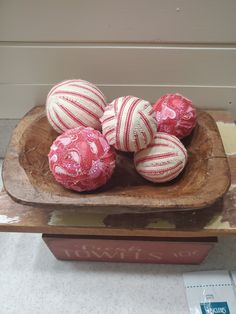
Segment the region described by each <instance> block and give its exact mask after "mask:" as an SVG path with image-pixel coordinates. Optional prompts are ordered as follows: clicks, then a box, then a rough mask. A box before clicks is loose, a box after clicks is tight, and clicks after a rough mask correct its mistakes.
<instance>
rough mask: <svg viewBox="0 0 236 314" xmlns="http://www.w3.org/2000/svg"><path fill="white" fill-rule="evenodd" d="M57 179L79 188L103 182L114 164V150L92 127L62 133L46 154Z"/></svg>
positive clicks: (107, 177)
mask: <svg viewBox="0 0 236 314" xmlns="http://www.w3.org/2000/svg"><path fill="white" fill-rule="evenodd" d="M48 159H49V167H50V170H51V171H52V173H53V175H54V177H55V179H56V181H58V182H59V183H61V184H62V185H63V186H64V187H66V188H68V189H72V190H75V191H78V192H82V191H90V190H95V189H97V188H99V187H101V186H102V185H104V184H105V183H106V182H107V181H108V180H109V179H110V177H111V175H112V173H113V170H114V168H115V153H114V150H113V149H112V148H111V147H110V145H109V144H108V143H107V141H106V139H105V138H104V136H103V135H102V134H101V133H100V132H99V131H97V130H94V129H92V128H89V127H87V128H84V127H78V128H75V129H71V130H68V131H66V132H65V133H63V134H61V135H60V136H58V137H57V138H56V140H55V141H54V142H53V144H52V146H51V148H50V152H49V154H48Z"/></svg>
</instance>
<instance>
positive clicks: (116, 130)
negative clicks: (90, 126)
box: [101, 96, 157, 152]
mask: <svg viewBox="0 0 236 314" xmlns="http://www.w3.org/2000/svg"><path fill="white" fill-rule="evenodd" d="M101 122H102V132H103V135H104V136H105V137H106V139H107V141H108V143H109V144H110V145H113V146H114V147H115V148H116V149H118V150H121V151H126V152H136V151H139V150H140V149H143V148H145V147H147V145H148V144H149V143H150V142H151V141H152V139H153V137H154V134H155V132H156V129H157V127H156V121H155V114H154V113H153V112H152V106H151V104H150V103H149V102H148V101H146V100H142V99H139V98H137V97H134V96H125V97H119V98H116V99H115V100H113V102H112V103H111V104H110V105H108V106H107V107H106V109H105V111H104V114H103V116H102V118H101Z"/></svg>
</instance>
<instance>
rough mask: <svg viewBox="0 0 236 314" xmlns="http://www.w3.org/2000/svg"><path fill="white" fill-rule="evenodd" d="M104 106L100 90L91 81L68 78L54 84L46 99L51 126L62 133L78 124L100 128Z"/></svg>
mask: <svg viewBox="0 0 236 314" xmlns="http://www.w3.org/2000/svg"><path fill="white" fill-rule="evenodd" d="M105 106H106V101H105V97H104V95H103V94H102V92H101V91H100V90H99V89H98V88H97V87H96V86H95V85H94V84H92V83H89V82H87V81H83V80H68V81H63V82H61V83H58V84H57V85H55V86H54V87H53V88H52V89H51V90H50V92H49V94H48V96H47V101H46V113H47V118H48V121H49V123H50V124H51V126H52V127H53V128H54V129H55V130H56V131H57V132H58V133H63V132H64V131H66V130H68V129H73V128H75V127H78V126H83V127H87V126H88V127H92V128H94V129H97V130H100V129H101V122H100V120H99V119H100V118H101V116H102V115H103V112H104V109H105Z"/></svg>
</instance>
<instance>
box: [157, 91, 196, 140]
mask: <svg viewBox="0 0 236 314" xmlns="http://www.w3.org/2000/svg"><path fill="white" fill-rule="evenodd" d="M153 110H154V111H155V112H156V120H157V126H158V127H157V130H158V131H159V132H166V133H169V134H172V135H175V136H177V137H178V138H183V137H185V136H187V135H189V134H190V133H191V132H192V130H193V128H194V127H195V125H196V122H197V112H196V109H195V107H194V106H193V103H192V101H191V100H189V99H187V98H185V97H184V96H182V95H180V94H167V95H164V96H162V97H161V98H159V99H158V100H157V102H156V103H155V105H154V106H153Z"/></svg>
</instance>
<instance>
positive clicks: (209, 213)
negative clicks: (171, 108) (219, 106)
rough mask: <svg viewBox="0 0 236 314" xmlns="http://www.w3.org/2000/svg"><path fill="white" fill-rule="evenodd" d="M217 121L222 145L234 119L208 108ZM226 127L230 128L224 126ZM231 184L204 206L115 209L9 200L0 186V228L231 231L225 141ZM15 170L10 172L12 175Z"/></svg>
mask: <svg viewBox="0 0 236 314" xmlns="http://www.w3.org/2000/svg"><path fill="white" fill-rule="evenodd" d="M210 114H211V116H212V117H214V119H215V121H216V122H217V124H218V125H219V124H221V125H222V124H223V127H225V129H227V130H228V133H227V132H223V133H221V136H222V140H223V143H224V145H225V143H226V141H227V140H228V139H229V138H232V139H233V138H235V137H234V135H233V134H234V133H235V132H236V125H235V124H234V120H233V118H232V116H230V114H229V113H228V112H223V111H210ZM229 127H230V128H229ZM225 149H226V154H227V158H228V161H229V165H230V172H231V177H232V184H231V187H230V189H229V191H228V193H227V194H226V195H225V196H224V197H223V199H222V200H221V201H218V202H217V203H216V204H215V205H213V206H211V207H208V208H207V209H206V208H205V209H204V210H197V211H195V210H193V211H184V212H183V211H182V212H181V211H180V212H165V213H163V212H162V213H148V214H143V213H142V214H140V213H138V214H127V213H126V214H117V215H112V214H110V215H106V214H104V213H96V212H93V213H88V212H86V213H81V212H79V211H78V210H77V209H76V208H70V207H68V208H66V209H65V208H52V207H50V206H48V207H47V209H45V208H42V207H37V206H35V207H34V206H26V205H22V204H19V203H16V202H14V201H13V200H12V199H11V198H10V196H9V195H8V194H7V193H6V192H2V193H1V194H0V231H3V232H4V231H11V232H38V233H47V234H61V235H63V234H68V235H98V236H101V235H103V236H120V237H122V236H134V237H137V236H142V237H149V236H154V237H172V238H176V237H209V236H228V235H236V149H235V148H234V147H232V146H229V147H228V148H227V146H225ZM16 175H17V174H15V176H16Z"/></svg>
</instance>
